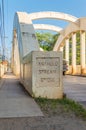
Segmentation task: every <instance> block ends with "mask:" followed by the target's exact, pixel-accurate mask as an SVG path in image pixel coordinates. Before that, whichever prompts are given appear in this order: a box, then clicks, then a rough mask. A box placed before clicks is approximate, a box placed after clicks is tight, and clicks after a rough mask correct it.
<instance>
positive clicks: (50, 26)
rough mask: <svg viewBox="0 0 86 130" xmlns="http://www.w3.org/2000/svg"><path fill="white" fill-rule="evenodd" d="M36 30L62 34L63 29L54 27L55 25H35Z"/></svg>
mask: <svg viewBox="0 0 86 130" xmlns="http://www.w3.org/2000/svg"><path fill="white" fill-rule="evenodd" d="M33 26H34V29H36V30H37V29H38V30H51V31H55V32H60V31H62V28H60V27H57V26H54V25H49V24H33Z"/></svg>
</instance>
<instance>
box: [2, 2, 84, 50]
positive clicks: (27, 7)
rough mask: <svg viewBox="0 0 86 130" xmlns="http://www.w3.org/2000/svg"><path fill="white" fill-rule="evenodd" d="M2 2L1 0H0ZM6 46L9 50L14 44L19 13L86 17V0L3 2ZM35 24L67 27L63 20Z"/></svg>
mask: <svg viewBox="0 0 86 130" xmlns="http://www.w3.org/2000/svg"><path fill="white" fill-rule="evenodd" d="M0 1H1V0H0ZM3 1H4V20H5V22H4V24H5V37H6V38H5V46H6V47H7V48H8V49H9V48H10V46H11V43H12V31H13V19H14V14H15V12H17V11H20V12H27V13H34V12H41V11H55V12H63V13H67V14H70V15H73V16H76V17H78V18H79V17H85V16H86V0H3ZM33 23H42V24H43V23H45V24H52V25H56V26H60V27H65V26H66V24H67V23H66V22H64V21H61V20H51V19H50V20H49V19H48V20H36V21H33Z"/></svg>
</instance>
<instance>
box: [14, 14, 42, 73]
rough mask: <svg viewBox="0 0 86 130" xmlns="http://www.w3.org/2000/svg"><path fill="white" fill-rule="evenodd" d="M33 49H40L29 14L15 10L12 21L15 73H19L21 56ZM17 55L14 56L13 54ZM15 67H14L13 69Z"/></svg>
mask: <svg viewBox="0 0 86 130" xmlns="http://www.w3.org/2000/svg"><path fill="white" fill-rule="evenodd" d="M33 50H35V51H36V50H37V51H38V50H40V48H39V45H38V41H37V39H36V35H35V30H34V27H33V24H32V21H31V20H30V18H29V16H28V14H27V13H25V12H17V13H16V14H15V16H14V23H13V54H12V62H13V65H14V67H13V71H14V73H15V74H16V75H18V74H20V72H21V70H19V71H18V70H17V68H20V69H21V67H22V62H23V57H24V56H25V55H27V54H28V53H30V52H31V51H33ZM16 54H17V56H16V57H15V55H16ZM18 57H19V58H18ZM14 68H15V69H14Z"/></svg>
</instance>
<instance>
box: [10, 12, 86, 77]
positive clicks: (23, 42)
mask: <svg viewBox="0 0 86 130" xmlns="http://www.w3.org/2000/svg"><path fill="white" fill-rule="evenodd" d="M45 18H51V19H56V20H58V19H61V20H65V21H68V22H69V24H68V26H67V27H66V28H63V29H62V28H61V27H56V26H54V25H46V24H33V23H32V22H33V20H37V19H45ZM85 23H86V18H85V17H84V18H76V17H74V16H71V15H69V14H65V13H60V12H37V13H31V14H27V13H25V12H17V13H16V14H15V18H14V27H13V50H12V53H13V54H12V68H13V71H14V73H15V74H16V75H20V68H22V64H21V61H22V59H23V57H24V56H26V55H27V54H28V53H30V52H31V51H39V50H40V47H39V45H38V41H37V38H36V35H35V29H46V30H53V31H56V32H59V33H60V36H59V38H58V40H57V42H56V44H55V46H54V48H53V51H62V52H63V50H64V48H65V59H66V60H67V61H68V63H69V47H70V40H69V39H70V38H71V39H72V40H71V41H72V44H71V46H72V59H71V61H72V63H71V65H70V66H69V71H68V72H67V74H72V75H77V74H78V75H86V40H85V39H86V38H85V31H86V25H85ZM77 32H80V65H77V64H76V53H77V51H76V44H77V43H76V33H77ZM16 57H17V58H16ZM19 57H20V58H19ZM21 73H22V72H21Z"/></svg>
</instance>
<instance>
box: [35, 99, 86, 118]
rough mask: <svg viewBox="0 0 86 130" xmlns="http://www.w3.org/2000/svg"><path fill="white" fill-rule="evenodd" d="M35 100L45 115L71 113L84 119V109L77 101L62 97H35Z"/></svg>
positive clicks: (85, 112) (85, 114)
mask: <svg viewBox="0 0 86 130" xmlns="http://www.w3.org/2000/svg"><path fill="white" fill-rule="evenodd" d="M35 101H36V102H37V103H38V104H39V106H40V108H41V109H42V111H43V112H44V114H45V115H48V116H54V115H55V116H56V115H59V114H66V115H71V114H74V115H75V116H77V117H80V118H83V119H85V120H86V110H85V109H84V108H83V107H82V106H81V105H80V104H79V103H77V102H75V101H73V100H70V99H67V98H63V99H46V98H36V99H35Z"/></svg>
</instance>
